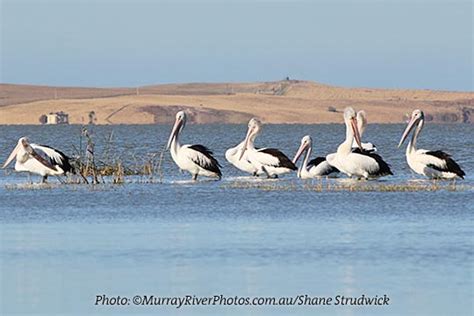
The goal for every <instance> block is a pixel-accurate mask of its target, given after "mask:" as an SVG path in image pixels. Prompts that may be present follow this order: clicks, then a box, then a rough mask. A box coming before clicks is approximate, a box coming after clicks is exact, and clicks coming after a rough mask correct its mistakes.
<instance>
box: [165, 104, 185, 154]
mask: <svg viewBox="0 0 474 316" xmlns="http://www.w3.org/2000/svg"><path fill="white" fill-rule="evenodd" d="M185 125H186V112H184V111H179V112H178V113H176V119H175V121H174V125H173V129H172V130H171V134H170V138H169V139H168V144H167V145H166V150H168V149H169V148H170V146H171V143H172V142H173V139H175V137H176V136H177V135H178V134H179V133H180V132H181V130H182V129H183V128H184V126H185Z"/></svg>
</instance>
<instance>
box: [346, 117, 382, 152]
mask: <svg viewBox="0 0 474 316" xmlns="http://www.w3.org/2000/svg"><path fill="white" fill-rule="evenodd" d="M366 127H367V115H366V114H365V111H359V112H357V129H358V130H359V135H360V139H361V140H362V136H363V135H364V131H365V128H366ZM361 145H362V149H364V150H365V151H368V152H376V151H377V147H376V146H375V145H374V144H372V143H361ZM357 148H359V147H358V145H357V142H356V141H355V139H354V142H353V143H352V149H357Z"/></svg>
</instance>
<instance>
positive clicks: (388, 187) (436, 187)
mask: <svg viewBox="0 0 474 316" xmlns="http://www.w3.org/2000/svg"><path fill="white" fill-rule="evenodd" d="M224 188H226V189H257V190H262V191H313V192H340V191H348V192H418V191H428V192H429V191H442V190H444V191H466V190H472V189H474V188H473V187H472V186H469V185H457V184H456V182H454V181H451V182H447V181H436V180H425V181H420V182H407V183H390V184H387V183H382V182H373V181H358V180H353V181H352V180H350V179H348V181H347V182H346V183H343V182H342V181H340V182H337V183H336V182H329V181H325V180H323V179H322V180H320V181H318V182H312V181H305V182H302V183H294V182H292V183H284V182H282V183H278V182H272V183H270V182H269V183H265V182H263V181H262V182H245V181H239V182H233V183H230V184H226V185H224Z"/></svg>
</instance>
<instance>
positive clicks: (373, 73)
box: [0, 0, 473, 90]
mask: <svg viewBox="0 0 474 316" xmlns="http://www.w3.org/2000/svg"><path fill="white" fill-rule="evenodd" d="M0 1H1V7H0V8H1V22H0V26H1V71H0V74H1V78H0V81H1V82H3V83H5V82H9V83H30V84H48V85H70V86H136V85H145V84H155V83H170V82H222V81H226V82H238V81H266V80H279V79H282V78H284V77H286V76H290V77H291V78H295V79H305V80H314V81H318V82H323V83H328V84H334V85H339V86H359V87H363V86H364V87H387V88H427V89H443V90H473V78H472V77H473V56H472V55H473V31H472V26H473V25H472V19H473V18H472V14H473V7H472V3H471V2H470V1H456V0H453V1H448V0H444V1H441V0H434V1H420V0H418V1H408V0H401V1H392V0H388V1H382V0H379V1H376V0H372V1H350V0H334V1H329V0H328V1H285V0H279V1H270V0H266V1H250V0H247V1H246V0H244V1H236V0H222V1H199V0H196V1H151V0H150V1H145V0H138V1H132V0H118V1H112V0H96V1H86V0H62V1H59V0H58V1H48V0H0Z"/></svg>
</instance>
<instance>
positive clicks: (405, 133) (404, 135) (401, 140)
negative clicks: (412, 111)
mask: <svg viewBox="0 0 474 316" xmlns="http://www.w3.org/2000/svg"><path fill="white" fill-rule="evenodd" d="M415 124H416V119H415V118H413V117H412V118H411V119H410V122H409V123H408V125H407V128H406V129H405V131H404V132H403V135H402V138H401V139H400V142H399V143H398V148H400V146H401V145H402V144H403V142H404V141H405V139H406V138H407V137H408V135H409V134H410V132H411V130H412V129H413V127H415Z"/></svg>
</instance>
